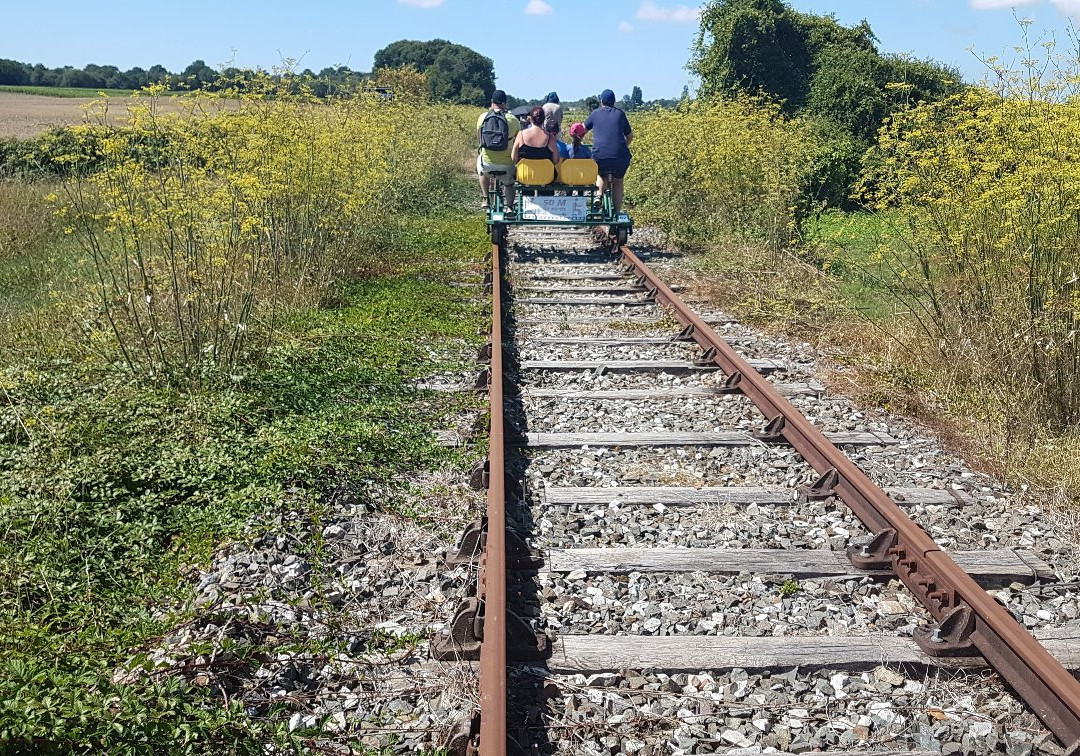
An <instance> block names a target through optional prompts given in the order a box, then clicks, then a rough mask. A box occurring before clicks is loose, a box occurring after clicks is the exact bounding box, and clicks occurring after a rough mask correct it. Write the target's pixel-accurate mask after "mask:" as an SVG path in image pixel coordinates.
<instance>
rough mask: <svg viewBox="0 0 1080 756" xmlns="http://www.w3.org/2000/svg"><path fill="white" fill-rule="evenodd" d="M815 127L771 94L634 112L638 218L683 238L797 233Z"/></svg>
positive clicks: (632, 182) (774, 240)
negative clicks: (785, 110) (793, 117)
mask: <svg viewBox="0 0 1080 756" xmlns="http://www.w3.org/2000/svg"><path fill="white" fill-rule="evenodd" d="M811 149H812V139H811V132H810V130H809V129H807V128H806V126H805V125H804V124H801V123H798V122H793V121H790V120H788V119H786V118H785V117H784V116H783V115H782V114H781V112H780V109H779V108H778V107H777V106H775V105H773V104H771V103H768V102H766V101H763V100H759V99H755V98H751V97H747V96H743V95H737V96H732V97H729V98H715V99H701V100H695V101H692V102H690V101H688V102H685V103H683V104H682V105H680V106H679V108H678V109H676V110H659V111H653V112H649V113H647V114H645V115H642V116H640V117H638V118H636V119H635V123H634V141H633V144H632V150H633V153H634V160H633V162H632V164H631V167H630V175H629V177H628V178H627V182H626V185H627V192H628V196H629V197H630V199H631V201H632V202H633V203H634V206H635V211H636V213H637V220H638V222H646V223H654V224H657V225H659V226H661V227H662V228H664V230H666V231H667V232H669V233H670V234H672V236H673V237H674V238H675V239H676V240H678V241H681V242H684V243H689V244H700V243H701V242H704V241H706V240H710V239H712V240H715V239H718V238H719V237H735V238H740V239H754V240H761V241H764V242H765V243H766V244H767V245H768V246H769V247H770V248H772V249H774V250H779V249H781V248H783V247H784V246H785V245H786V244H787V242H788V241H789V239H790V236H791V233H792V230H793V228H794V224H795V208H796V206H797V205H798V203H799V197H800V192H801V189H802V171H803V166H804V165H805V163H806V161H807V158H808V156H809V155H810V153H811Z"/></svg>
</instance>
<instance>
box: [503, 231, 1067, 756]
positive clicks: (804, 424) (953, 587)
mask: <svg viewBox="0 0 1080 756" xmlns="http://www.w3.org/2000/svg"><path fill="white" fill-rule="evenodd" d="M619 251H620V252H621V253H622V258H623V261H624V262H625V263H627V264H628V265H629V266H630V268H631V269H632V270H634V271H636V273H637V274H638V276H639V277H640V278H641V279H642V281H643V283H645V285H646V286H647V288H648V292H649V296H650V298H652V299H655V300H657V301H658V302H660V303H661V304H667V305H668V306H669V307H670V308H671V309H672V310H673V311H674V314H675V317H676V318H677V319H678V320H679V321H680V322H681V323H682V325H683V326H684V327H685V328H686V329H687V330H686V332H685V333H686V335H687V337H692V338H693V340H694V341H696V342H697V343H698V344H699V345H700V346H701V347H702V348H703V349H705V350H706V354H705V355H704V357H705V358H707V359H708V360H711V361H714V362H715V363H716V364H717V365H719V367H720V369H721V370H723V371H724V373H725V374H726V375H727V376H728V377H729V380H730V379H732V378H734V381H733V382H732V384H731V385H732V388H734V389H737V390H738V391H740V392H741V393H743V394H745V395H746V397H747V398H749V399H750V400H751V401H752V402H753V403H754V404H755V405H756V406H757V408H758V409H759V410H760V411H761V413H762V414H763V415H764V416H765V418H766V419H767V420H768V421H769V425H768V426H767V432H766V434H764V437H765V438H767V439H768V440H775V441H779V440H784V441H786V442H787V443H789V444H790V445H791V446H792V447H793V448H794V449H795V450H796V451H798V452H799V453H800V454H801V455H802V456H803V457H804V458H805V459H806V461H807V463H808V464H810V465H811V466H812V467H813V468H814V470H816V471H817V472H818V473H819V474H820V475H821V476H822V478H821V481H819V482H820V483H821V488H822V489H823V491H824V492H825V493H828V494H835V495H837V496H839V497H840V498H841V499H842V500H843V502H844V503H845V504H846V505H847V506H848V507H849V508H850V509H851V511H852V512H853V513H854V514H855V516H856V517H858V518H859V520H861V521H862V523H863V524H864V525H865V526H866V527H867V528H868V529H869V530H870V531H871V532H872V533H874V534H875V539H874V541H873V542H872V543H873V547H872V548H864V550H863V552H862V553H861V554H858V553H857V554H855V556H853V558H852V561H853V562H855V563H856V564H857V565H858V564H859V561H860V559H859V558H860V557H862V559H863V561H864V563H865V566H869V565H870V564H875V565H877V566H883V567H886V568H891V569H892V570H893V572H895V573H896V575H897V577H899V578H900V579H901V580H902V581H903V582H904V584H905V585H906V586H907V587H908V589H909V590H911V592H912V593H913V594H914V595H915V596H916V597H917V598H918V599H919V600H920V601H921V602H922V604H923V605H924V606H925V607H926V608H927V609H928V610H929V611H930V613H931V614H932V615H933V616H934V618H935V619H936V620H937V621H938V622H939V629H938V630H936V631H935V632H934V633H932V634H930V635H929V636H928V637H926V638H924V639H923V642H921V643H920V645H923V647H924V648H927V645H928V644H929V645H930V646H933V644H940V645H941V646H943V647H945V646H948V647H951V649H952V651H953V652H954V653H956V654H957V655H959V654H963V653H964V652H965V651H966V646H967V645H973V646H974V647H975V648H976V649H978V652H979V653H981V654H982V655H983V657H985V658H986V660H987V661H988V662H989V663H990V664H991V665H992V666H993V667H994V669H995V670H996V671H997V672H998V674H1000V675H1001V677H1002V678H1004V679H1005V680H1006V681H1007V682H1008V683H1009V685H1011V686H1012V687H1013V689H1014V690H1016V692H1017V693H1019V694H1020V696H1021V697H1022V698H1023V699H1024V701H1025V702H1026V703H1027V705H1028V706H1029V707H1030V708H1031V710H1032V711H1033V712H1034V713H1035V714H1036V716H1038V717H1039V719H1040V720H1042V722H1043V723H1044V724H1045V725H1046V726H1047V727H1048V728H1049V729H1050V731H1051V732H1053V733H1054V735H1055V736H1056V737H1057V738H1058V740H1059V741H1060V742H1061V743H1062V744H1063V745H1064V746H1065V748H1066V749H1067V750H1066V752H1067V753H1068V754H1077V753H1080V683H1078V682H1077V681H1076V679H1074V678H1073V676H1072V675H1071V674H1069V672H1068V671H1067V670H1066V669H1065V668H1064V667H1063V666H1062V665H1061V663H1060V662H1059V661H1058V660H1057V659H1055V658H1054V657H1053V656H1052V655H1051V654H1050V653H1049V652H1048V651H1047V650H1046V649H1045V648H1044V647H1043V646H1042V645H1041V644H1040V643H1039V642H1038V641H1036V640H1035V638H1034V636H1032V635H1031V634H1030V633H1028V632H1027V630H1025V629H1024V628H1023V627H1022V626H1021V625H1020V624H1019V623H1018V622H1017V621H1016V620H1015V619H1014V618H1013V616H1012V614H1010V613H1009V611H1008V610H1007V609H1006V608H1005V607H1004V606H1002V605H1001V604H999V603H998V602H997V601H995V600H994V599H993V598H991V596H990V594H988V593H987V592H986V591H985V590H984V589H982V588H980V587H979V585H978V584H977V583H976V582H975V581H974V580H972V579H971V577H970V576H969V575H968V574H967V573H965V572H964V571H963V570H962V569H961V568H960V567H959V565H957V564H956V562H954V561H953V560H952V558H951V557H949V556H948V555H947V554H946V553H944V552H943V551H942V550H941V548H940V547H939V546H938V545H937V543H935V542H934V540H933V539H932V538H931V537H930V536H929V535H928V534H927V533H926V532H925V531H923V530H922V528H920V527H919V526H918V525H917V524H916V523H915V522H914V521H913V520H911V519H910V518H909V517H908V516H907V514H905V513H904V512H903V510H901V509H900V507H899V506H897V504H896V503H895V502H894V501H892V500H891V499H890V498H889V496H888V494H886V493H885V491H883V490H882V489H881V488H880V487H878V486H877V485H876V484H875V483H874V482H873V481H871V480H870V478H869V477H867V475H866V474H865V473H864V472H863V471H862V470H861V469H860V468H859V467H858V466H857V465H856V464H855V463H854V462H852V461H851V460H850V459H848V457H847V455H845V454H844V452H843V451H842V450H841V449H839V448H838V447H836V446H835V445H833V444H832V443H831V442H830V441H828V440H827V439H826V438H825V436H824V435H823V434H822V432H821V431H820V430H818V429H817V428H816V427H815V426H814V425H813V424H811V423H810V421H809V420H807V419H806V418H805V417H804V416H803V415H802V413H801V412H799V411H798V410H797V409H796V408H795V407H794V406H793V405H792V404H791V403H790V402H789V401H788V400H787V399H785V398H784V397H783V396H781V395H780V393H779V392H778V391H777V390H776V389H775V388H774V387H773V386H772V384H770V383H769V382H768V381H767V380H766V379H765V378H764V377H763V376H762V375H761V374H760V373H758V372H757V371H756V370H754V369H753V368H752V367H751V366H750V365H749V364H748V363H747V362H746V360H744V359H743V358H742V357H741V356H739V355H738V354H737V353H736V352H735V350H734V349H732V347H731V346H730V345H729V344H728V343H727V342H726V341H724V339H722V338H721V337H720V336H719V335H717V333H716V332H715V331H713V329H712V328H711V327H710V326H709V325H708V324H707V323H706V322H705V321H704V320H703V319H702V318H701V317H699V316H698V315H697V314H695V313H694V312H693V311H692V310H691V309H690V308H689V307H688V306H687V305H686V304H685V303H684V302H683V301H682V300H681V299H680V298H679V297H678V295H677V294H675V292H674V291H672V290H671V288H670V287H669V286H667V285H666V284H665V283H664V282H663V281H662V280H660V278H659V277H657V275H656V274H655V273H654V272H653V271H652V270H651V269H650V268H649V267H648V265H646V264H645V263H644V262H643V261H642V260H640V259H639V258H638V257H637V256H636V255H634V253H633V252H632V251H630V248H629V247H627V246H625V245H623V246H621V247H619ZM492 469H494V468H492ZM943 631H944V635H943V634H942V633H943Z"/></svg>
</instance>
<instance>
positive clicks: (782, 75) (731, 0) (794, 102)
mask: <svg viewBox="0 0 1080 756" xmlns="http://www.w3.org/2000/svg"><path fill="white" fill-rule="evenodd" d="M811 62H812V58H811V54H810V51H809V50H808V49H807V39H806V34H805V32H804V30H803V29H802V28H801V27H800V26H799V24H798V19H797V14H794V13H793V12H792V11H791V10H790V9H789V8H788V7H787V6H786V5H784V3H783V2H782V0H713V1H712V2H710V3H708V4H707V5H706V6H705V7H704V8H703V9H702V12H701V31H700V33H699V35H698V40H697V43H696V45H695V46H694V49H693V57H692V59H691V62H690V69H691V70H692V71H693V72H694V73H695V74H697V76H698V77H699V78H700V79H701V94H702V95H704V96H710V95H716V94H721V93H726V92H733V91H744V92H749V93H752V94H757V93H760V92H766V93H769V94H771V95H773V96H775V97H776V98H777V99H779V100H782V101H783V102H784V103H785V107H787V108H788V109H789V110H790V111H791V112H794V111H795V110H797V109H799V108H801V107H802V106H803V104H804V103H805V102H806V93H807V88H808V87H809V73H810V72H809V69H810V65H811Z"/></svg>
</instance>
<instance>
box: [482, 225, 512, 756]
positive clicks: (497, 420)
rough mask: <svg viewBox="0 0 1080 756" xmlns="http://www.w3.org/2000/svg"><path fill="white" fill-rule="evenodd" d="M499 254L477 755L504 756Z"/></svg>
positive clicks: (495, 261) (497, 255)
mask: <svg viewBox="0 0 1080 756" xmlns="http://www.w3.org/2000/svg"><path fill="white" fill-rule="evenodd" d="M502 344H503V333H502V250H501V249H500V246H499V245H498V244H492V245H491V379H490V382H489V384H488V402H489V404H490V412H491V420H490V423H491V425H490V431H489V435H488V464H489V468H488V469H489V470H490V474H489V479H488V491H487V522H488V527H487V538H486V546H485V549H484V553H483V555H482V557H481V561H480V573H479V584H478V585H479V587H478V589H477V590H478V593H479V596H480V598H481V600H482V601H483V606H484V617H483V644H482V645H481V647H480V756H502V754H505V753H506V635H507V632H506V476H505V475H504V474H503V471H504V470H505V469H506V464H505V459H504V457H505V452H506V448H505V444H504V441H503V439H504V435H503V434H504V425H503V422H504V419H503V346H502Z"/></svg>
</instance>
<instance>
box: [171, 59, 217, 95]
mask: <svg viewBox="0 0 1080 756" xmlns="http://www.w3.org/2000/svg"><path fill="white" fill-rule="evenodd" d="M180 78H181V79H182V80H183V81H184V82H186V83H187V85H188V86H190V87H191V88H192V89H202V88H203V87H206V86H208V85H210V84H213V83H214V82H215V81H216V80H217V78H218V75H217V71H215V70H214V69H212V68H211V67H210V66H208V65H206V62H205V61H203V60H194V61H192V62H191V64H190V65H189V66H188V67H187V68H185V69H184V70H183V72H182V73H181V74H180Z"/></svg>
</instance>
